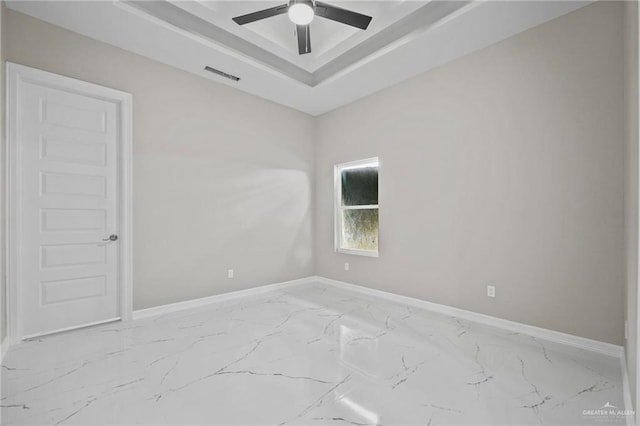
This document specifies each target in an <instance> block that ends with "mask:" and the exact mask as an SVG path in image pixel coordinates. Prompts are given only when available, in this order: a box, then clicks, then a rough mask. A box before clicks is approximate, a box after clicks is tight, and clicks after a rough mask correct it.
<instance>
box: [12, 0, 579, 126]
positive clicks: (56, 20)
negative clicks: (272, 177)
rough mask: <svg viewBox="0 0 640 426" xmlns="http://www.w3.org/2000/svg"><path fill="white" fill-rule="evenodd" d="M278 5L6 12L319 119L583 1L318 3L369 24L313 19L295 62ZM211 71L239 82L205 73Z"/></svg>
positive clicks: (191, 3)
mask: <svg viewBox="0 0 640 426" xmlns="http://www.w3.org/2000/svg"><path fill="white" fill-rule="evenodd" d="M284 2H285V1H284V0H281V1H277V0H276V1H271V0H264V1H240V0H234V1H200V0H179V1H175V0H172V1H165V0H158V1H148V0H147V1H132V0H122V1H9V2H7V5H8V7H9V8H11V9H14V10H17V11H19V12H22V13H26V14H28V15H31V16H34V17H36V18H38V19H42V20H44V21H47V22H50V23H52V24H55V25H59V26H61V27H64V28H67V29H69V30H72V31H75V32H78V33H80V34H83V35H86V36H89V37H92V38H94V39H97V40H100V41H104V42H106V43H109V44H112V45H115V46H118V47H120V48H124V49H126V50H130V51H132V52H135V53H138V54H141V55H143V56H147V57H149V58H152V59H155V60H158V61H160V62H163V63H166V64H169V65H172V66H175V67H178V68H181V69H184V70H186V71H189V72H192V73H195V74H198V75H201V76H203V77H206V78H209V79H213V80H216V81H219V82H221V83H223V84H227V85H230V86H233V87H236V88H238V89H240V90H243V91H246V92H249V93H252V94H254V95H257V96H260V97H263V98H266V99H269V100H272V101H274V102H278V103H281V104H284V105H287V106H290V107H292V108H295V109H298V110H301V111H304V112H307V113H309V114H313V115H319V114H322V113H324V112H326V111H329V110H331V109H334V108H336V107H339V106H341V105H344V104H346V103H349V102H352V101H354V100H356V99H358V98H361V97H363V96H366V95H368V94H370V93H373V92H375V91H378V90H380V89H382V88H384V87H388V86H390V85H392V84H395V83H397V82H400V81H402V80H404V79H406V78H409V77H412V76H414V75H417V74H419V73H421V72H424V71H426V70H428V69H431V68H433V67H435V66H438V65H441V64H443V63H446V62H448V61H450V60H453V59H456V58H458V57H460V56H463V55H465V54H468V53H470V52H472V51H475V50H478V49H480V48H483V47H485V46H488V45H490V44H492V43H495V42H497V41H500V40H503V39H505V38H507V37H509V36H511V35H514V34H517V33H519V32H521V31H524V30H526V29H528V28H531V27H533V26H536V25H539V24H541V23H543V22H546V21H548V20H550V19H553V18H556V17H558V16H561V15H563V14H565V13H568V12H571V11H573V10H576V9H578V8H580V7H582V6H584V5H586V4H588V3H590V2H589V1H583V2H580V1H510V2H497V1H491V2H488V1H482V2H467V1H422V0H421V1H407V0H402V1H397V0H393V1H392V0H387V1H364V0H361V1H339V0H338V1H326V2H327V3H329V4H332V5H335V6H338V7H342V8H345V9H350V10H353V11H356V12H359V13H363V14H366V15H369V16H372V17H373V20H372V21H371V24H370V26H369V28H368V29H367V30H366V31H363V30H359V29H357V28H353V27H349V26H347V25H343V24H340V23H337V22H334V21H330V20H327V19H323V18H320V17H316V18H315V19H314V20H313V22H312V23H311V24H310V29H311V43H312V52H311V53H310V54H306V55H298V52H297V41H296V36H295V32H294V30H295V25H294V24H293V23H291V22H290V21H289V18H288V16H287V15H286V14H285V15H280V16H275V17H272V18H268V19H265V20H262V21H258V22H254V23H250V24H246V25H243V26H240V25H237V24H236V23H235V22H233V21H232V18H233V17H235V16H239V15H244V14H246V13H250V12H254V11H257V10H261V9H266V8H269V7H273V6H277V5H279V4H282V3H284ZM207 66H209V67H212V68H215V69H218V70H221V71H222V72H224V73H228V74H231V75H234V76H238V77H239V78H240V80H239V81H233V80H229V79H227V78H224V77H223V76H221V75H217V74H212V73H210V72H208V71H205V67H207Z"/></svg>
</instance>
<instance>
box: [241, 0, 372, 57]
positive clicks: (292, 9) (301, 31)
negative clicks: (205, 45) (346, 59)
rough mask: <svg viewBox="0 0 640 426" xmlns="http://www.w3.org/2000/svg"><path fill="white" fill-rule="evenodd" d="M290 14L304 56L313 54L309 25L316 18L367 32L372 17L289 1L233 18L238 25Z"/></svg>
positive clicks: (300, 0)
mask: <svg viewBox="0 0 640 426" xmlns="http://www.w3.org/2000/svg"><path fill="white" fill-rule="evenodd" d="M285 13H288V14H289V19H290V20H291V22H293V23H294V24H296V33H297V35H298V54H300V55H304V54H305V53H310V52H311V33H310V30H309V24H310V23H311V21H313V18H314V16H320V17H321V18H325V19H330V20H332V21H336V22H340V23H342V24H346V25H351V26H352V27H356V28H360V29H361V30H366V29H367V27H368V26H369V23H370V22H371V19H373V18H371V16H367V15H363V14H361V13H357V12H353V11H351V10H347V9H342V8H339V7H336V6H331V5H328V4H326V3H322V2H319V1H315V0H289V2H288V3H286V4H281V5H280V6H275V7H271V8H269V9H264V10H259V11H257V12H252V13H248V14H246V15H242V16H236V17H235V18H233V20H234V21H235V23H237V24H238V25H244V24H248V23H250V22H255V21H259V20H261V19H266V18H271V17H272V16H277V15H282V14H285Z"/></svg>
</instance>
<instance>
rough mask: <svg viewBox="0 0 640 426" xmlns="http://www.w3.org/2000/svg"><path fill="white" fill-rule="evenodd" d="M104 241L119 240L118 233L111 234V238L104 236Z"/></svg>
mask: <svg viewBox="0 0 640 426" xmlns="http://www.w3.org/2000/svg"><path fill="white" fill-rule="evenodd" d="M102 241H118V236H117V235H116V234H111V235H109V238H103V239H102Z"/></svg>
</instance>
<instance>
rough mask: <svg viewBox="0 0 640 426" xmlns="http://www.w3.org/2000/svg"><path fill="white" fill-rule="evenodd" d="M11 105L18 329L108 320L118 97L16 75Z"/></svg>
mask: <svg viewBox="0 0 640 426" xmlns="http://www.w3.org/2000/svg"><path fill="white" fill-rule="evenodd" d="M17 108H19V110H18V111H17V117H18V127H19V135H20V136H19V138H18V139H19V144H20V153H21V157H20V158H21V160H20V161H21V170H22V171H21V175H20V179H21V186H22V194H21V197H22V198H21V199H22V205H21V207H22V217H21V235H22V241H21V247H22V253H21V256H20V262H19V265H18V266H19V269H20V276H21V283H22V289H21V290H22V291H21V301H20V303H21V308H22V313H23V314H22V318H23V321H22V334H23V336H33V335H40V334H46V333H50V332H54V331H57V330H62V329H68V328H74V327H81V326H83V325H87V324H92V323H96V322H103V321H108V320H112V319H117V318H119V316H120V313H119V294H118V293H119V283H118V275H119V274H118V272H119V265H118V259H119V256H118V242H117V241H115V242H113V241H103V240H104V239H107V238H108V236H109V235H110V234H117V233H118V216H119V215H118V207H119V206H118V181H117V172H118V163H117V159H118V137H119V123H118V110H117V106H116V104H115V103H113V102H108V101H105V100H102V99H99V98H97V97H96V98H93V97H91V96H86V95H80V94H76V93H72V92H67V91H64V90H60V89H57V88H54V87H46V86H45V85H43V84H39V83H34V82H23V84H22V85H21V90H20V92H19V99H18V102H17Z"/></svg>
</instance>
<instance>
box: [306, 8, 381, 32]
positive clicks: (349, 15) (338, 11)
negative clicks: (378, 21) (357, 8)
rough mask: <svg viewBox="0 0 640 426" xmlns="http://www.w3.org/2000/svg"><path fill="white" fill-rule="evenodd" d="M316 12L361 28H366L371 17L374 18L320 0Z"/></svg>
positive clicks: (327, 17) (324, 16)
mask: <svg viewBox="0 0 640 426" xmlns="http://www.w3.org/2000/svg"><path fill="white" fill-rule="evenodd" d="M315 13H316V15H317V16H321V17H323V18H325V19H331V20H332V21H337V22H341V23H343V24H347V25H351V26H352V27H356V28H360V29H361V30H366V29H367V27H368V26H369V23H370V22H371V19H373V18H372V17H371V16H367V15H363V14H361V13H357V12H352V11H350V10H347V9H342V8H339V7H335V6H331V5H328V4H326V3H322V2H319V1H317V2H316V10H315Z"/></svg>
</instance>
